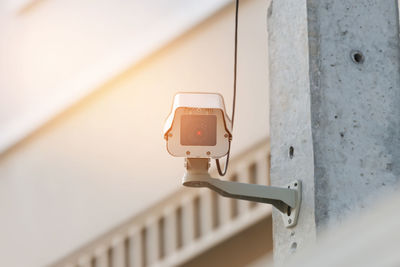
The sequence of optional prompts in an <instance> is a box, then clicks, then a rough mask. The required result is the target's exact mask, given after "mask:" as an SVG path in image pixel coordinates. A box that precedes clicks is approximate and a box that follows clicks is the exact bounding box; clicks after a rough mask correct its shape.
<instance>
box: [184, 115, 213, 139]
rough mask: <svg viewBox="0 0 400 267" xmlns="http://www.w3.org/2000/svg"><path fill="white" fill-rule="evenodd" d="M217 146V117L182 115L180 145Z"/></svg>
mask: <svg viewBox="0 0 400 267" xmlns="http://www.w3.org/2000/svg"><path fill="white" fill-rule="evenodd" d="M216 144H217V116H215V115H182V117H181V145H183V146H215V145H216Z"/></svg>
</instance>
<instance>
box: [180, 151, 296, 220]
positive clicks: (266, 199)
mask: <svg viewBox="0 0 400 267" xmlns="http://www.w3.org/2000/svg"><path fill="white" fill-rule="evenodd" d="M209 168H210V159H209V158H185V169H186V171H185V174H184V176H183V181H182V184H183V185H184V186H188V187H207V188H209V189H211V190H214V191H215V192H217V193H218V194H220V195H222V196H224V197H229V198H236V199H243V200H249V201H254V202H261V203H268V204H272V205H273V206H274V207H275V208H276V209H278V210H279V211H280V213H281V214H282V219H283V222H284V224H285V226H286V227H287V228H290V227H293V226H295V225H296V223H297V218H298V215H299V211H300V203H301V181H299V180H295V181H293V182H292V183H290V184H289V185H287V186H285V187H274V186H265V185H258V184H245V183H238V182H231V181H223V180H220V179H216V178H212V177H211V176H210V174H209V172H208V169H209Z"/></svg>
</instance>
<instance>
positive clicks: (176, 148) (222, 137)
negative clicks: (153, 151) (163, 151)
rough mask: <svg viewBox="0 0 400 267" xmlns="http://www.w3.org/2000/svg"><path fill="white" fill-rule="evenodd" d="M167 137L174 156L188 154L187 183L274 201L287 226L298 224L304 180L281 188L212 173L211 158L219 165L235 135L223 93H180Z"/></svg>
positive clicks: (240, 196)
mask: <svg viewBox="0 0 400 267" xmlns="http://www.w3.org/2000/svg"><path fill="white" fill-rule="evenodd" d="M164 138H165V140H167V150H168V152H169V153H170V154H171V155H172V156H175V157H185V165H184V166H185V173H184V175H183V179H182V184H183V185H184V186H188V187H208V188H210V189H211V190H214V191H215V192H217V193H218V194H220V195H222V196H225V197H230V198H237V199H243V200H249V201H255V202H262V203H269V204H272V205H273V206H274V207H275V208H277V209H278V210H279V211H280V212H281V213H282V216H283V217H282V218H283V221H284V223H285V225H286V227H293V226H294V225H296V223H297V218H298V214H299V210H300V202H301V181H299V180H295V181H294V182H292V183H291V184H289V185H286V186H285V187H283V188H281V187H272V186H265V185H257V184H245V183H238V182H232V181H224V180H219V179H216V178H212V177H211V176H210V174H209V168H210V160H211V158H214V159H216V163H217V167H218V166H219V165H218V164H219V163H218V159H219V158H221V157H223V156H225V155H227V154H228V153H229V149H230V142H231V139H232V122H231V120H230V119H229V117H228V116H227V115H226V111H225V104H224V99H223V98H222V96H221V95H220V94H215V93H179V94H176V95H175V98H174V104H173V106H172V111H171V113H170V114H169V116H168V118H167V121H166V123H165V126H164ZM228 156H229V154H228ZM227 162H228V160H227ZM225 166H227V163H226V165H225ZM220 175H221V174H220ZM222 175H223V174H222Z"/></svg>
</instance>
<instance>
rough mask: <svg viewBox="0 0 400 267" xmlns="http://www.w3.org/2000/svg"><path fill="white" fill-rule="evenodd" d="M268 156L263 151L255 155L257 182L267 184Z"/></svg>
mask: <svg viewBox="0 0 400 267" xmlns="http://www.w3.org/2000/svg"><path fill="white" fill-rule="evenodd" d="M268 159H269V158H267V155H266V153H265V152H264V151H262V152H261V153H259V154H258V155H257V160H256V179H257V183H258V184H262V185H269V184H270V183H269V160H268Z"/></svg>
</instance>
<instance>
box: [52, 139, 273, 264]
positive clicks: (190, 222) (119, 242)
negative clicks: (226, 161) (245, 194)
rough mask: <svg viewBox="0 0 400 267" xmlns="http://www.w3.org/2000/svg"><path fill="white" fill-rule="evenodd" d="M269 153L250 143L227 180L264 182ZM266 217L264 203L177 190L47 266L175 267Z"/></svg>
mask: <svg viewBox="0 0 400 267" xmlns="http://www.w3.org/2000/svg"><path fill="white" fill-rule="evenodd" d="M269 155H270V154H269V145H268V143H267V142H262V143H259V144H257V145H255V146H254V147H252V148H250V149H249V150H248V151H246V152H244V153H242V154H241V155H239V156H237V157H235V158H233V159H232V160H231V163H230V166H229V172H228V174H227V177H228V179H229V180H232V181H239V182H245V183H257V184H263V185H266V184H269V161H270V160H269ZM214 172H215V171H214ZM213 174H214V175H216V173H213ZM270 214H271V206H270V205H267V204H257V203H252V202H248V201H243V200H235V199H229V198H224V197H221V196H219V195H217V194H216V193H215V192H213V191H211V190H209V189H206V188H201V189H197V188H184V187H181V188H179V189H178V190H177V191H176V192H175V193H173V194H172V195H170V196H169V197H168V198H167V199H164V200H163V201H161V202H159V203H158V204H157V205H155V206H153V207H152V208H150V209H147V210H146V211H144V212H143V213H141V214H139V215H137V216H135V217H134V218H132V219H131V220H130V221H128V222H126V223H124V224H123V225H120V226H119V227H116V228H115V229H113V230H111V231H110V232H109V233H107V234H105V235H103V236H101V237H99V238H97V239H96V240H94V241H93V242H91V243H90V244H88V245H86V246H84V247H82V248H80V249H78V250H77V251H75V252H73V253H72V254H70V255H68V256H66V257H65V258H63V259H61V260H60V261H58V262H56V263H54V264H52V265H51V266H62V267H67V266H68V267H144V266H177V265H180V264H182V263H184V262H186V261H188V260H190V259H192V258H194V257H195V256H197V255H200V254H201V253H203V252H204V251H206V250H207V249H209V248H211V247H213V246H215V245H216V244H218V243H220V242H222V241H224V240H226V239H227V238H229V237H231V236H233V235H235V234H236V233H238V232H239V231H241V230H243V229H245V228H247V227H249V226H251V225H252V224H254V223H256V222H258V221H259V220H261V219H263V218H265V217H266V216H270Z"/></svg>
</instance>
